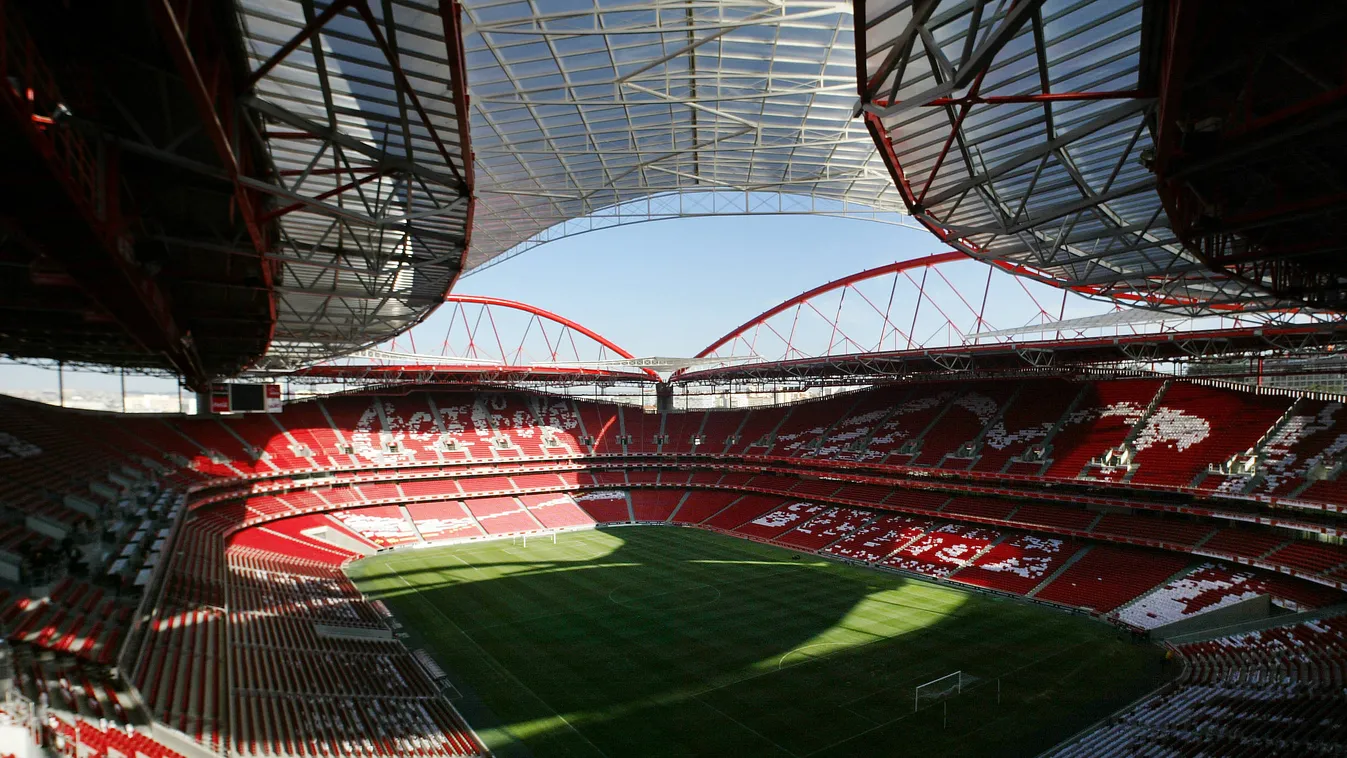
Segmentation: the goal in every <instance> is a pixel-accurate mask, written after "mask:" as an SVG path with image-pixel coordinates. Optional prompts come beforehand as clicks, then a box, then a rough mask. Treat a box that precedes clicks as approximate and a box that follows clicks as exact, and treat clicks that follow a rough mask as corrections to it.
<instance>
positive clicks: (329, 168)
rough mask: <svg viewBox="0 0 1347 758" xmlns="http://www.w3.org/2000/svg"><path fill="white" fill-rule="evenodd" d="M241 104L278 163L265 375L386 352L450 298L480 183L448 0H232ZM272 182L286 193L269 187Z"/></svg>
mask: <svg viewBox="0 0 1347 758" xmlns="http://www.w3.org/2000/svg"><path fill="white" fill-rule="evenodd" d="M238 9H239V16H240V26H241V28H242V32H243V37H244V46H245V48H246V56H247V63H248V68H249V70H250V71H251V75H250V78H249V81H248V85H249V86H248V88H247V95H246V96H245V97H244V98H243V103H244V105H245V106H246V107H247V108H249V109H250V110H251V111H252V112H253V113H254V114H256V115H257V116H258V117H259V119H260V120H261V123H262V124H263V128H264V130H265V131H264V136H265V139H266V143H267V146H268V148H269V151H270V156H271V161H272V163H273V164H274V169H275V171H274V172H273V176H272V180H273V181H272V182H263V181H255V180H254V181H251V182H250V184H249V186H250V188H252V189H255V190H257V191H261V192H267V193H270V194H272V195H274V196H275V197H276V201H275V202H276V204H277V205H278V207H277V208H276V209H275V210H272V211H271V212H270V213H269V214H268V217H270V218H276V219H278V226H279V229H278V234H279V241H278V243H277V245H276V248H277V249H275V250H274V251H272V254H271V256H270V257H271V258H272V259H273V260H275V261H276V262H277V263H278V264H279V266H280V276H279V277H278V279H279V283H278V284H277V285H276V287H275V291H276V303H277V308H276V311H277V317H276V318H277V320H276V330H275V334H274V336H273V339H272V342H271V346H270V348H269V350H268V352H267V356H266V358H264V359H263V361H262V363H261V365H262V366H266V367H272V368H283V367H290V366H295V365H299V364H303V363H307V362H310V361H312V360H315V359H318V358H322V357H326V356H329V355H333V354H338V353H342V352H348V351H350V350H352V349H355V348H358V347H361V346H365V345H370V344H375V343H378V342H382V341H384V340H386V339H389V338H390V337H393V336H395V335H397V334H399V333H401V332H402V331H404V330H405V329H406V328H407V327H409V326H411V325H412V324H414V323H416V322H417V321H418V320H420V319H421V318H423V317H424V316H425V315H426V314H427V313H428V312H429V311H430V310H431V309H433V308H434V307H436V306H437V305H439V304H440V302H442V301H443V299H444V296H445V295H446V294H448V291H449V289H450V288H451V287H452V285H453V282H454V281H455V280H456V278H457V276H458V274H459V272H460V271H461V270H462V266H463V255H464V252H465V250H466V249H467V245H468V242H469V231H470V230H469V225H470V224H471V218H472V210H471V195H472V180H473V171H472V166H471V161H470V160H467V158H466V157H467V156H468V155H469V150H468V135H467V133H466V132H467V129H466V125H467V111H466V94H467V93H466V86H465V85H464V83H463V78H462V76H463V72H462V50H461V47H460V45H459V39H460V37H461V34H460V32H459V29H458V16H457V13H456V12H455V5H454V4H453V3H449V2H444V3H439V4H434V3H424V2H410V1H408V0H384V2H366V0H354V1H352V0H335V1H334V2H331V3H323V4H320V3H316V2H314V0H239V2H238ZM278 185H279V186H278Z"/></svg>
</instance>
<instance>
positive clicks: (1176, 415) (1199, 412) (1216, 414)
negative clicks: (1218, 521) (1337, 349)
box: [1132, 382, 1291, 487]
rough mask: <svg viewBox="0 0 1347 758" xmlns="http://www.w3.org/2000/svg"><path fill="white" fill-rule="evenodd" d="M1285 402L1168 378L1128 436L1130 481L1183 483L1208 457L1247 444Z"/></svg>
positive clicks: (1221, 457) (1219, 458) (1215, 458)
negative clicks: (1131, 466) (1137, 428)
mask: <svg viewBox="0 0 1347 758" xmlns="http://www.w3.org/2000/svg"><path fill="white" fill-rule="evenodd" d="M1290 407H1291V399H1290V398H1286V397H1278V396H1261V395H1249V394H1248V393H1244V392H1236V391H1234V390H1224V389H1217V388H1214V387H1204V386H1202V385H1198V384H1189V383H1187V382H1172V383H1170V385H1169V387H1168V389H1166V390H1165V393H1164V396H1163V397H1161V399H1160V404H1159V406H1157V407H1156V409H1155V411H1154V412H1153V413H1152V414H1151V415H1150V417H1149V418H1147V419H1146V423H1145V424H1144V425H1143V426H1142V428H1141V431H1140V433H1139V434H1137V436H1136V439H1135V440H1133V442H1132V447H1133V449H1135V450H1136V457H1135V458H1134V463H1135V464H1136V466H1137V471H1136V473H1135V474H1134V475H1133V476H1132V481H1134V482H1138V483H1145V484H1164V485H1169V486H1173V487H1185V486H1188V484H1189V483H1190V482H1191V481H1192V480H1193V477H1195V476H1197V475H1198V474H1199V473H1201V472H1202V471H1203V470H1205V469H1206V467H1207V465H1208V464H1209V463H1216V464H1220V463H1224V462H1225V461H1226V460H1227V459H1229V458H1230V456H1232V455H1234V454H1235V453H1240V452H1243V451H1245V450H1248V449H1250V448H1252V447H1253V446H1254V444H1255V443H1257V442H1258V440H1259V439H1260V438H1261V437H1262V436H1263V434H1264V433H1266V432H1267V430H1268V429H1270V428H1272V425H1273V424H1275V423H1276V422H1277V419H1279V418H1281V416H1282V414H1284V413H1285V412H1286V410H1287V409H1288V408H1290ZM1217 428H1219V429H1220V432H1219V433H1216V429H1217Z"/></svg>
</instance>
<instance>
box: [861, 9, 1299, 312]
mask: <svg viewBox="0 0 1347 758" xmlns="http://www.w3.org/2000/svg"><path fill="white" fill-rule="evenodd" d="M854 4H855V8H856V13H857V22H856V29H857V45H858V51H857V60H858V63H859V68H858V71H857V86H858V92H859V94H860V96H861V108H860V111H861V113H862V116H863V118H864V121H865V123H866V126H867V128H868V129H869V130H870V133H871V136H872V138H873V139H874V141H875V144H876V145H877V147H878V148H879V150H880V155H881V156H882V157H883V159H884V161H885V163H886V165H887V167H888V169H889V171H890V175H891V178H892V180H893V182H894V185H895V187H896V188H897V190H898V192H899V194H900V196H901V197H902V199H903V202H904V204H905V206H906V207H907V208H908V209H909V212H911V213H912V214H913V215H914V217H916V218H917V219H918V220H919V221H921V222H922V223H923V225H925V226H926V227H927V228H928V229H930V230H931V231H932V232H934V233H935V234H936V235H937V236H938V237H939V238H940V239H942V240H944V241H945V242H947V243H948V244H950V245H952V246H954V247H955V248H956V249H959V250H962V251H964V252H966V253H968V254H969V255H972V256H975V257H977V258H980V259H982V260H986V261H989V262H992V263H995V264H997V265H1000V266H1002V267H1003V268H1005V269H1006V270H1011V271H1015V272H1017V273H1021V274H1023V275H1027V276H1032V277H1034V278H1037V279H1039V280H1040V281H1044V282H1052V283H1056V284H1058V285H1060V286H1064V287H1067V288H1071V289H1073V290H1075V291H1077V292H1079V293H1081V294H1085V295H1087V296H1092V297H1112V298H1118V299H1122V300H1125V301H1126V302H1128V303H1129V304H1132V305H1136V306H1140V307H1147V308H1154V309H1162V310H1164V309H1170V310H1177V311H1179V312H1191V311H1195V310H1202V309H1207V310H1212V309H1226V310H1232V309H1242V310H1247V311H1257V310H1268V311H1274V312H1275V311H1277V310H1279V309H1284V308H1287V307H1294V304H1291V303H1289V302H1288V301H1286V300H1284V299H1282V298H1279V297H1277V296H1276V295H1275V294H1274V293H1272V292H1270V291H1269V290H1268V289H1267V288H1266V287H1263V286H1261V285H1260V284H1259V283H1257V282H1249V281H1237V280H1236V279H1234V278H1232V277H1231V276H1229V275H1228V274H1226V273H1223V272H1213V271H1211V270H1209V269H1208V268H1207V267H1206V266H1204V265H1202V262H1201V261H1200V260H1199V258H1198V257H1197V256H1196V255H1194V254H1193V252H1192V251H1191V250H1188V249H1185V245H1184V244H1183V242H1182V241H1181V240H1179V239H1178V237H1177V236H1176V235H1175V234H1174V232H1173V230H1171V229H1170V226H1169V218H1168V216H1167V214H1166V212H1165V208H1164V207H1163V206H1162V204H1161V203H1160V198H1159V195H1158V193H1157V192H1156V190H1155V187H1156V180H1155V176H1154V175H1153V174H1152V173H1151V170H1150V167H1151V166H1152V165H1153V154H1154V149H1153V148H1154V145H1153V144H1152V140H1151V134H1150V131H1149V130H1148V128H1147V126H1146V124H1147V119H1149V118H1153V116H1154V114H1155V113H1156V111H1157V108H1159V107H1162V106H1160V105H1159V101H1157V99H1156V91H1155V89H1154V87H1153V83H1152V82H1149V81H1139V79H1140V75H1141V74H1140V72H1141V71H1142V68H1143V64H1144V63H1145V61H1143V55H1142V33H1143V4H1144V0H1125V1H1124V2H1120V3H1090V2H1085V1H1083V0H1044V1H1043V2H1024V1H1023V0H1021V1H1020V2H1014V3H1002V4H997V5H995V6H993V5H992V4H990V3H984V2H974V1H973V0H962V1H960V0H943V1H942V0H937V2H935V3H934V4H931V3H923V2H906V1H905V0H856V1H855V3H854ZM947 156H948V157H949V160H946V158H947ZM956 158H957V159H956ZM1101 285H1102V286H1101Z"/></svg>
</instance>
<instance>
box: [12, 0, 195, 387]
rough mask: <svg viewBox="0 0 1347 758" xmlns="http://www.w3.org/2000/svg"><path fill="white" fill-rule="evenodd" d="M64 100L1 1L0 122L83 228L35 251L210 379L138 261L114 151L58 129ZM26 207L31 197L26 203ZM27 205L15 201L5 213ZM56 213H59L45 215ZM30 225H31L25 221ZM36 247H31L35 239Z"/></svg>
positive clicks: (175, 361) (46, 235)
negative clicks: (41, 167) (18, 138)
mask: <svg viewBox="0 0 1347 758" xmlns="http://www.w3.org/2000/svg"><path fill="white" fill-rule="evenodd" d="M63 103H64V99H63V98H62V96H61V93H60V91H59V89H58V88H57V85H56V80H55V77H54V76H53V75H52V73H51V70H50V69H49V68H48V67H47V65H46V63H45V61H43V60H42V57H41V55H40V54H39V53H38V51H37V49H36V46H35V45H34V42H33V40H32V38H31V37H30V36H29V35H28V33H27V31H26V29H25V28H24V27H23V26H22V24H21V22H20V21H19V19H18V18H17V17H16V15H15V14H13V13H11V12H10V11H9V9H8V7H7V2H6V1H5V0H0V117H7V118H8V120H10V122H11V123H12V124H13V126H14V127H15V128H16V129H17V131H18V133H20V134H22V135H23V138H25V139H26V141H27V143H28V149H31V150H32V151H33V152H34V153H35V154H36V155H37V156H40V159H41V161H42V162H43V163H44V164H45V165H46V166H47V167H48V169H49V172H50V173H49V176H50V180H51V181H53V182H54V183H55V185H57V186H59V190H57V192H56V193H54V194H53V195H51V197H55V196H56V195H58V194H63V195H64V199H63V201H62V203H61V204H64V203H65V202H68V203H69V207H70V208H71V209H72V211H71V215H72V217H75V218H79V219H80V220H81V221H82V224H81V223H74V224H71V223H53V224H48V225H46V228H44V229H42V230H41V232H42V235H43V236H42V239H41V241H40V242H37V241H32V244H33V245H35V246H37V247H38V248H40V250H41V252H42V253H43V254H45V255H48V256H50V258H51V259H52V260H54V261H57V262H59V263H60V264H61V266H62V267H63V268H64V269H65V271H66V273H67V274H68V275H69V277H70V278H71V279H73V280H74V281H76V282H77V283H78V284H79V285H80V287H81V288H82V289H83V290H84V291H85V293H86V294H87V295H88V296H89V297H90V298H92V299H93V300H94V301H95V302H96V303H97V304H98V305H99V306H101V307H102V308H103V309H105V310H106V311H107V312H108V313H109V314H111V316H112V318H113V319H115V320H116V322H117V323H118V324H119V325H120V326H121V327H122V329H124V330H125V331H126V334H127V335H128V337H129V338H130V339H131V340H132V341H134V342H135V343H137V344H139V345H140V346H141V347H142V348H144V349H145V350H146V351H147V352H149V353H158V354H161V355H163V356H164V357H165V358H167V360H168V362H169V363H170V364H171V365H172V366H173V367H174V368H175V369H176V370H177V371H178V372H179V373H180V374H182V376H183V377H184V378H185V379H186V380H187V381H188V382H190V383H193V384H201V383H203V381H204V379H205V377H204V372H203V370H202V367H201V365H200V362H199V361H198V359H197V356H196V352H195V350H194V349H193V348H192V346H191V344H190V336H189V335H188V334H186V333H184V332H183V331H182V330H181V328H180V327H179V326H178V324H177V322H176V320H175V318H174V316H173V311H172V307H171V305H170V303H169V302H168V298H167V295H165V293H164V291H163V290H162V289H161V288H160V287H159V285H158V283H157V282H156V281H155V279H154V278H152V277H150V276H148V275H147V274H146V272H145V271H144V269H143V268H142V267H141V265H140V263H139V261H138V260H137V259H136V257H135V251H134V247H133V244H132V239H131V237H130V235H129V234H127V233H126V230H125V221H124V220H123V219H122V217H121V214H120V211H119V206H118V202H117V193H119V192H120V186H119V184H120V177H119V174H118V164H117V160H116V152H115V150H114V148H112V147H111V146H107V145H105V146H103V150H102V151H101V153H100V151H98V150H96V149H95V147H94V146H93V145H91V144H89V143H88V142H87V141H86V140H85V138H84V137H83V135H82V134H81V133H80V131H79V130H77V129H74V128H71V127H70V126H68V125H63V124H59V123H52V121H51V116H52V114H54V113H56V111H57V109H58V108H59V107H62V106H63ZM27 180H28V181H31V182H36V183H38V184H34V185H32V186H30V187H29V189H30V191H31V193H30V196H31V197H32V198H36V197H45V195H44V192H43V189H44V187H43V185H42V184H41V183H40V182H42V181H43V180H42V178H41V177H37V176H32V177H28V178H27ZM23 200H27V198H25V199H23ZM23 200H20V199H18V198H13V199H11V201H10V202H9V203H8V204H7V206H6V209H5V210H6V211H9V212H13V211H14V210H15V209H16V206H19V205H20V204H21V202H22V201H23ZM45 210H46V211H47V212H50V213H53V214H55V213H57V212H58V211H59V210H60V209H58V208H57V207H55V206H54V205H53V206H49V207H47V208H46V209H45ZM18 221H19V222H21V223H22V222H27V221H29V219H28V218H19V219H18ZM30 241H31V240H30Z"/></svg>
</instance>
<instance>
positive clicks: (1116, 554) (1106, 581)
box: [1035, 545, 1188, 613]
mask: <svg viewBox="0 0 1347 758" xmlns="http://www.w3.org/2000/svg"><path fill="white" fill-rule="evenodd" d="M1186 565H1188V558H1186V557H1184V556H1181V555H1175V554H1173V553H1160V552H1155V551H1150V550H1137V549H1132V548H1125V547H1114V546H1112V545H1096V546H1094V547H1093V548H1091V549H1090V551H1089V552H1087V553H1086V554H1085V555H1083V556H1081V557H1080V558H1079V559H1077V560H1076V562H1075V563H1073V564H1071V565H1070V566H1068V567H1067V568H1066V570H1065V571H1063V572H1062V573H1061V574H1059V575H1058V576H1057V577H1056V578H1055V579H1053V580H1052V582H1050V583H1049V584H1048V585H1047V586H1046V587H1044V588H1043V589H1041V590H1039V591H1038V593H1037V594H1036V595H1035V597H1037V598H1039V599H1040V600H1050V601H1052V602H1054V603H1062V604H1063V605H1074V606H1078V607H1081V608H1090V609H1092V610H1095V611H1098V612H1100V613H1107V612H1108V611H1111V610H1113V609H1114V608H1117V607H1118V606H1120V605H1122V604H1123V603H1125V602H1127V601H1129V600H1131V599H1132V598H1134V597H1136V596H1137V595H1140V594H1141V593H1143V592H1145V591H1146V590H1149V589H1150V588H1151V587H1154V586H1155V585H1157V584H1159V583H1160V582H1162V581H1164V580H1165V579H1166V578H1167V577H1169V576H1172V575H1173V574H1174V573H1176V572H1177V571H1179V570H1180V569H1182V568H1183V567H1184V566H1186Z"/></svg>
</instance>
